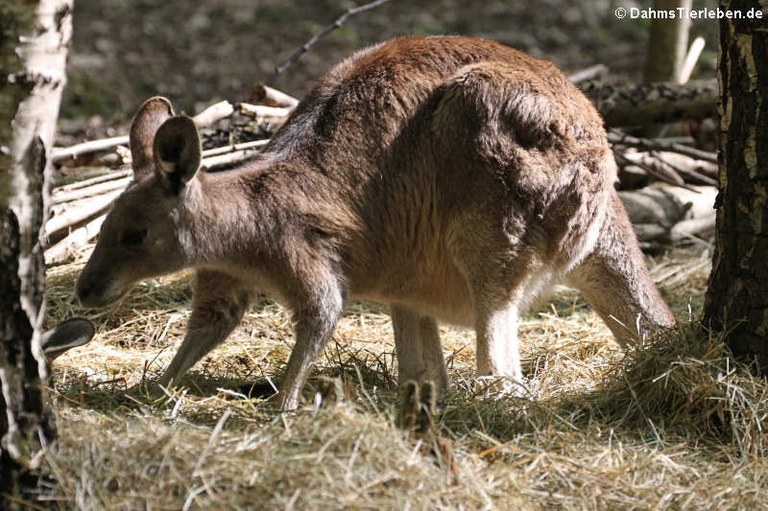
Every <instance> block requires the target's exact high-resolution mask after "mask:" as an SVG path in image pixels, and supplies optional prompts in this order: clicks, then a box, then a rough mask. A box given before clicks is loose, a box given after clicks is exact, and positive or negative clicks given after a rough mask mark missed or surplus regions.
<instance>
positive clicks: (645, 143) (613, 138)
mask: <svg viewBox="0 0 768 511" xmlns="http://www.w3.org/2000/svg"><path fill="white" fill-rule="evenodd" d="M608 141H609V142H610V143H611V144H613V145H623V146H627V147H636V148H637V149H640V150H642V151H669V152H672V153H679V154H684V155H686V156H690V157H691V158H694V159H696V160H703V161H707V162H710V163H717V153H710V152H708V151H702V150H700V149H696V148H694V147H689V146H686V145H682V144H675V143H673V142H667V141H665V140H655V139H650V138H637V137H633V136H630V135H626V134H624V133H621V132H620V131H616V130H610V131H609V132H608Z"/></svg>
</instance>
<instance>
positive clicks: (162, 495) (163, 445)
mask: <svg viewBox="0 0 768 511" xmlns="http://www.w3.org/2000/svg"><path fill="white" fill-rule="evenodd" d="M708 260H709V255H708V254H707V253H703V254H702V251H701V250H700V249H697V250H688V251H680V250H678V251H676V252H675V253H674V255H673V256H670V257H668V258H667V259H665V260H663V261H657V262H656V264H655V268H654V270H653V271H654V275H655V276H657V278H663V280H664V282H663V287H664V292H665V294H666V295H667V297H668V298H669V299H670V301H671V303H672V304H673V306H674V307H675V309H676V312H677V313H678V317H681V318H685V317H686V316H687V315H688V314H693V315H695V314H697V313H698V310H699V309H700V304H701V295H702V293H703V288H704V285H705V282H706V275H707V271H708ZM81 265H82V263H76V264H73V265H70V266H67V267H60V268H54V269H51V271H50V272H49V296H50V305H49V308H50V315H51V321H52V322H53V321H55V320H58V319H61V318H64V317H69V316H72V315H74V314H75V313H78V312H80V311H78V309H77V307H76V306H75V304H74V300H73V298H72V289H73V286H74V279H75V278H76V276H77V273H78V272H79V269H80V267H81ZM189 283H190V278H189V275H180V276H175V277H170V278H164V279H161V281H160V283H146V284H142V285H141V286H139V287H138V288H137V290H136V291H134V292H133V293H132V294H131V295H130V296H129V297H127V298H126V300H124V301H123V302H122V303H121V304H120V305H118V306H116V307H114V308H112V309H110V310H108V311H106V312H102V313H99V314H98V315H95V316H93V319H94V320H95V321H96V323H97V325H98V330H99V334H98V338H97V339H95V340H94V341H93V342H92V343H91V344H89V345H87V346H85V347H83V348H81V349H79V350H77V351H75V352H72V353H70V354H67V355H65V356H63V357H62V358H60V359H59V360H57V363H56V367H55V371H54V372H55V377H54V380H53V384H52V385H53V388H54V396H55V402H56V409H57V412H58V415H59V428H60V440H59V442H58V447H57V449H55V450H52V451H51V452H50V453H49V455H48V456H47V470H49V471H50V472H51V474H52V475H53V476H55V478H56V480H57V481H58V483H57V484H56V485H53V486H52V487H50V488H45V489H44V491H45V495H46V498H47V499H48V502H49V503H50V505H51V506H52V507H59V508H62V509H110V510H111V509H574V510H576V509H579V510H581V509H606V510H607V509H748V508H759V507H760V506H762V505H764V502H766V501H767V499H768V490H767V489H768V486H767V485H766V484H765V483H766V481H765V479H766V477H768V464H767V463H766V462H765V460H764V454H765V451H766V447H767V446H768V443H766V441H765V440H764V439H763V434H762V428H763V427H764V425H765V423H766V419H765V417H766V414H768V405H766V399H765V398H766V395H765V394H766V391H768V386H766V384H765V383H764V382H763V381H762V380H759V379H756V378H753V377H752V376H750V375H749V373H748V372H747V371H745V370H744V368H742V367H740V366H738V365H737V364H734V363H733V361H731V360H730V359H729V357H728V353H727V352H726V350H725V348H724V347H723V344H722V343H721V342H720V341H719V340H718V339H710V338H707V337H706V335H704V334H703V333H702V332H699V331H697V329H696V328H695V327H694V326H692V325H683V326H682V327H681V328H680V329H679V330H678V331H676V332H673V333H670V334H669V335H666V336H662V337H659V338H658V339H655V340H653V342H649V343H648V344H647V345H646V346H643V347H641V348H638V349H635V350H632V351H630V352H628V353H626V354H624V353H622V352H621V351H620V350H619V349H617V348H616V346H615V344H614V343H613V342H612V340H611V337H610V334H609V332H608V331H607V329H606V328H605V326H604V325H603V324H602V323H601V322H600V320H599V319H598V318H597V317H596V316H595V315H594V314H593V313H592V312H590V311H589V310H588V309H587V308H586V307H585V305H584V303H583V302H582V301H581V299H580V298H579V296H578V295H577V294H576V293H575V292H573V291H572V290H563V289H561V290H559V291H558V292H557V293H556V294H555V298H554V299H553V301H552V302H551V303H549V304H548V305H546V306H545V307H544V308H543V309H541V310H539V311H538V312H537V313H534V314H531V315H529V316H527V317H526V318H525V319H524V320H523V322H522V326H521V338H522V339H523V342H524V346H523V349H524V352H523V357H524V365H525V369H526V371H527V373H528V375H529V377H530V393H531V397H532V398H533V399H523V398H512V397H508V396H507V397H499V396H498V395H497V394H495V393H494V392H493V391H489V390H488V389H485V388H483V387H482V386H481V385H478V383H477V382H476V381H474V380H472V378H471V375H472V371H473V365H474V347H473V343H472V342H468V341H471V338H472V335H471V333H469V332H467V331H462V330H457V329H452V328H441V331H442V337H443V340H444V349H445V351H446V356H447V360H448V364H449V374H450V376H451V380H452V381H451V390H450V392H449V393H448V395H447V396H445V397H444V399H443V400H442V403H441V413H440V416H439V421H438V428H439V435H440V438H441V442H442V443H441V444H440V445H442V446H443V450H442V451H440V450H438V451H435V450H434V449H432V448H431V444H429V442H428V441H427V440H424V441H422V440H420V439H417V438H410V437H408V436H407V435H406V434H404V433H403V432H402V431H400V430H398V429H397V428H395V427H394V426H393V417H394V415H395V412H394V407H395V403H396V385H395V374H396V367H395V366H394V356H393V346H392V334H391V327H390V324H389V320H388V317H387V316H386V308H384V307H380V306H377V305H373V304H353V305H352V306H351V307H350V308H349V310H348V312H347V314H346V316H345V317H344V319H343V321H342V323H341V325H340V326H339V328H338V329H337V332H336V334H335V335H334V340H333V341H332V342H331V343H330V346H329V347H328V348H327V349H326V351H325V354H324V356H323V359H322V360H321V361H320V362H319V364H318V371H317V373H319V374H321V375H324V376H326V377H331V378H336V379H338V380H337V381H341V382H342V387H343V390H342V394H344V397H343V398H342V399H341V400H340V402H337V403H335V402H326V403H325V405H324V406H322V407H319V408H318V407H317V406H316V403H317V401H316V400H315V397H316V396H317V395H318V394H316V390H315V389H320V388H322V387H323V384H324V380H317V379H316V380H314V381H313V382H310V385H309V386H308V387H309V388H308V390H307V392H306V393H305V397H306V401H307V403H308V404H307V406H306V407H305V408H304V409H302V410H300V411H298V412H296V413H289V414H281V413H278V412H277V411H276V410H275V409H274V408H273V407H272V406H271V405H270V404H269V403H268V402H265V400H264V399H263V398H262V397H259V396H258V395H254V396H249V395H248V394H249V391H250V390H251V387H250V385H251V384H252V383H254V382H261V383H265V382H267V383H268V382H270V381H276V380H277V379H279V376H280V371H281V370H282V369H283V366H284V364H285V361H286V359H287V356H288V354H289V351H290V346H291V342H292V340H291V328H290V327H291V325H290V318H289V316H288V315H287V314H286V312H285V310H284V309H283V308H281V307H280V306H278V305H275V304H273V303H271V302H268V301H262V302H260V303H258V304H256V305H255V306H254V307H253V308H252V309H251V311H250V312H249V313H248V314H247V317H246V318H245V320H244V321H243V323H242V324H241V326H240V327H239V328H238V329H237V330H236V331H235V333H234V334H233V335H232V336H231V338H230V340H229V341H228V342H227V343H225V344H224V345H222V346H220V347H219V348H218V349H217V350H215V351H214V352H213V353H212V354H211V355H209V356H208V357H206V358H205V359H204V360H203V361H201V362H200V363H199V364H198V365H197V366H196V367H195V368H194V369H193V371H192V372H191V374H190V376H189V377H188V378H187V380H186V382H185V383H186V384H187V385H188V388H186V389H183V390H178V391H174V392H173V393H169V394H166V395H163V396H159V397H158V396H157V395H147V394H145V393H144V392H143V391H142V389H141V387H140V385H139V384H140V383H141V382H142V380H149V381H151V380H152V379H153V378H155V377H156V376H157V374H158V373H159V371H160V370H161V368H162V367H164V366H165V365H166V364H167V363H168V362H169V360H170V357H171V356H172V354H173V352H174V350H175V347H176V346H177V345H178V343H179V342H180V340H181V337H182V336H183V329H184V325H185V322H186V317H187V314H188V305H189V301H190V285H189ZM688 311H691V312H690V313H689V312H688ZM266 386H268V385H266ZM446 449H447V451H446ZM436 452H437V453H438V454H436Z"/></svg>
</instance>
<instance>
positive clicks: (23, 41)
mask: <svg viewBox="0 0 768 511" xmlns="http://www.w3.org/2000/svg"><path fill="white" fill-rule="evenodd" d="M71 12H72V0H39V1H29V0H2V3H0V290H1V292H0V336H2V337H1V338H0V383H2V395H1V396H0V436H1V437H2V438H1V440H0V495H2V496H3V497H5V498H0V500H1V501H3V502H4V505H5V506H6V507H4V509H15V508H18V509H21V508H26V505H25V503H24V499H25V498H28V497H29V492H30V490H32V489H34V486H35V484H36V479H37V478H36V469H37V466H38V465H39V462H40V460H41V456H40V455H41V453H42V452H43V450H44V449H45V447H46V446H47V445H48V444H49V443H50V442H51V441H52V440H53V438H54V437H55V424H54V420H53V414H52V413H50V410H49V409H48V407H47V405H46V395H45V382H46V377H47V369H46V366H45V360H44V358H43V356H42V353H41V350H40V331H41V327H42V321H43V315H44V311H45V304H44V294H43V293H44V284H45V266H44V264H43V246H42V242H41V227H42V224H43V221H44V219H45V217H46V215H47V208H48V204H47V201H48V197H47V190H46V185H47V182H48V175H49V169H50V165H49V158H48V155H49V152H50V148H51V146H52V143H53V134H54V131H55V127H56V119H57V117H58V110H59V103H60V100H61V93H62V89H63V88H64V82H65V79H64V72H65V61H66V54H67V48H68V45H69V41H70V36H71V26H72V25H71ZM11 496H12V498H11Z"/></svg>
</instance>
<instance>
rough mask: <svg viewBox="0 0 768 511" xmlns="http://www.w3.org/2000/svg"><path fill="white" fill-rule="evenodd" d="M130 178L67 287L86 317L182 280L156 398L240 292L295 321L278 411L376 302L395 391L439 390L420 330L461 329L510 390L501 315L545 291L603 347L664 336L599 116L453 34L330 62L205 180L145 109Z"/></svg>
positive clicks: (194, 142)
mask: <svg viewBox="0 0 768 511" xmlns="http://www.w3.org/2000/svg"><path fill="white" fill-rule="evenodd" d="M130 148H131V154H132V157H133V170H134V182H133V184H132V185H131V186H129V187H128V189H127V190H126V191H125V192H124V193H123V194H122V195H121V196H120V197H119V198H118V199H117V200H116V202H115V204H114V208H113V210H112V212H111V213H110V214H109V216H108V217H107V219H106V221H105V222H104V224H103V227H102V230H101V233H100V238H99V241H98V243H97V245H96V248H95V249H94V251H93V254H92V256H91V258H90V260H89V261H88V263H87V264H86V266H85V268H84V270H83V273H82V275H81V276H80V279H79V281H78V283H77V295H78V297H79V299H80V301H81V303H82V304H83V305H84V306H86V307H100V306H105V305H108V304H110V303H112V302H114V301H116V300H118V299H119V298H120V297H122V296H123V295H125V294H126V292H128V290H129V289H130V288H131V286H132V285H133V284H134V283H136V282H137V281H139V280H141V279H144V278H147V277H152V276H156V275H162V274H167V273H170V272H175V271H178V270H181V269H182V268H190V267H191V268H194V269H195V270H196V278H195V284H194V298H193V303H192V314H191V317H190V319H189V324H188V328H187V332H186V335H185V338H184V340H183V343H182V345H181V347H180V349H179V350H178V353H176V355H175V357H174V358H173V360H172V362H171V364H170V366H169V367H168V368H167V369H166V371H165V372H164V374H163V375H162V376H161V377H160V380H159V383H160V384H161V385H172V384H176V383H177V382H178V381H179V378H181V376H182V375H183V374H184V373H185V372H186V371H187V370H188V369H189V368H190V367H191V366H192V365H193V364H195V362H197V361H198V360H199V359H200V358H202V357H203V356H204V355H205V354H207V353H208V352H209V351H211V350H212V349H213V348H214V347H215V346H216V345H217V344H219V343H220V342H222V341H223V340H224V339H226V337H227V336H228V335H229V334H230V332H231V331H232V330H233V328H234V327H235V326H236V325H237V324H238V322H239V321H240V319H241V318H242V316H243V313H244V312H245V310H246V308H247V307H248V304H249V300H250V299H251V297H252V296H253V295H254V292H255V290H256V289H259V290H262V291H265V292H267V293H268V294H271V295H272V296H274V297H276V298H278V299H279V300H281V301H282V302H283V303H285V304H286V305H287V306H288V307H289V308H290V310H291V311H292V314H293V321H294V323H295V346H294V348H293V351H292V353H291V355H290V357H289V360H288V365H287V370H286V372H285V375H284V377H283V380H282V385H281V386H280V391H279V393H278V400H279V403H280V405H281V406H282V408H283V409H292V408H295V407H296V406H297V405H298V403H299V397H300V392H301V389H302V388H303V385H304V383H305V382H306V379H307V374H308V371H309V369H310V367H311V366H312V364H313V362H314V360H315V358H316V357H317V356H318V354H319V352H320V351H321V350H322V349H323V347H324V346H325V344H326V342H327V341H328V339H329V337H330V336H331V334H332V332H333V331H334V328H335V326H336V324H337V322H338V321H339V318H340V316H341V314H342V311H343V310H344V304H345V303H346V302H347V300H349V299H350V298H352V297H355V298H365V299H369V300H374V301H380V302H384V303H388V304H389V305H390V307H391V316H392V323H393V329H394V336H395V343H396V347H395V350H396V355H397V361H398V365H399V381H400V383H401V385H402V384H403V383H404V382H406V381H409V380H415V381H417V382H419V381H425V380H432V381H434V382H436V385H437V387H438V389H443V388H445V386H446V385H447V376H446V370H445V364H444V361H443V354H442V351H441V346H440V339H439V337H438V329H437V321H438V320H439V321H445V322H450V323H455V324H459V325H467V326H472V327H474V329H475V332H476V342H477V360H476V364H477V374H478V375H479V376H482V375H495V376H504V377H510V378H513V379H518V380H519V379H521V378H522V377H523V375H522V369H521V364H520V356H519V349H518V339H517V330H518V313H519V311H520V309H521V308H523V307H525V306H526V304H528V303H529V302H530V301H531V299H533V298H534V297H535V296H536V295H537V294H538V293H540V292H541V291H542V290H543V289H545V288H546V287H548V286H549V285H550V284H551V283H553V281H554V280H555V279H557V278H565V279H567V280H568V281H569V282H571V283H572V284H573V285H575V286H576V287H578V288H579V289H580V290H581V291H582V292H583V294H584V296H585V298H586V299H587V301H588V302H589V303H590V304H591V305H592V307H594V309H595V310H596V311H597V312H598V314H600V316H601V317H602V318H603V319H604V320H605V322H606V323H607V324H608V326H609V327H610V329H611V330H612V332H613V333H614V335H615V337H616V339H617V341H618V342H619V343H621V344H626V343H632V342H637V341H638V340H640V339H641V338H642V337H643V336H644V335H645V333H646V332H648V331H649V330H651V329H654V328H658V327H667V326H671V325H673V324H674V321H675V320H674V317H673V315H672V313H671V312H670V310H669V309H668V307H667V305H666V304H665V303H664V301H663V300H662V298H661V297H660V295H659V293H658V291H657V289H656V287H655V285H654V283H653V281H652V280H651V278H650V275H649V273H648V270H647V268H646V266H645V262H644V259H643V255H642V253H641V252H640V249H639V248H638V244H637V241H636V238H635V235H634V233H633V231H632V228H631V225H630V223H629V221H628V218H627V215H626V212H625V211H624V209H623V207H622V205H621V203H620V201H619V199H618V197H617V194H616V193H615V191H614V182H615V181H616V178H617V167H616V164H615V162H614V159H613V156H612V153H611V149H610V147H609V146H608V142H607V139H606V134H605V131H604V128H603V124H602V121H601V118H600V116H599V115H598V113H597V112H596V111H595V109H594V108H593V106H592V105H591V104H590V102H589V101H588V100H587V98H585V97H584V95H583V94H582V93H581V92H580V91H579V90H578V89H577V88H576V87H575V86H574V85H573V84H571V83H570V82H569V81H568V79H567V78H565V77H564V76H563V75H562V74H561V73H560V72H559V71H558V70H557V68H556V67H555V66H554V65H553V64H552V63H550V62H546V61H543V60H539V59H536V58H533V57H530V56H528V55H526V54H524V53H521V52H519V51H516V50H514V49H511V48H508V47H506V46H504V45H502V44H499V43H496V42H492V41H488V40H484V39H479V38H472V37H403V38H399V39H394V40H392V41H389V42H385V43H382V44H379V45H377V46H373V47H371V48H368V49H365V50H362V51H360V52H358V53H356V54H354V55H353V56H351V57H349V58H347V59H346V60H344V61H342V62H341V63H340V64H338V65H336V66H335V67H334V68H333V69H332V70H331V71H330V72H328V73H327V74H326V75H325V76H324V77H323V78H322V79H321V80H320V81H319V82H318V83H317V84H316V85H315V86H314V88H313V89H312V90H311V92H309V94H308V95H307V97H306V98H305V99H304V100H303V101H301V103H300V104H299V105H298V107H297V109H296V111H295V112H294V113H293V115H292V116H291V117H290V119H289V120H288V121H287V122H286V123H285V125H284V126H283V127H282V128H281V129H280V130H279V132H278V133H276V134H275V135H274V137H273V138H272V139H271V141H270V142H269V144H268V145H267V146H266V148H265V149H264V151H263V152H262V153H261V154H260V155H259V156H258V157H256V158H255V159H253V160H251V161H249V162H246V163H244V164H242V165H240V166H239V167H238V168H235V169H233V170H229V171H225V172H218V173H207V172H201V171H199V168H200V165H201V155H200V154H201V149H200V139H199V136H198V133H197V130H196V127H195V125H194V123H193V122H192V120H191V119H190V118H188V117H185V116H176V115H174V112H173V109H172V107H171V104H170V102H169V101H168V100H166V99H164V98H160V97H156V98H152V99H149V100H148V101H147V102H146V103H144V105H143V106H142V107H141V108H140V109H139V111H138V113H137V114H136V116H135V118H134V120H133V124H132V126H131V130H130Z"/></svg>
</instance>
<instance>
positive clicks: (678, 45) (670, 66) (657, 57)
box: [643, 0, 693, 82]
mask: <svg viewBox="0 0 768 511" xmlns="http://www.w3.org/2000/svg"><path fill="white" fill-rule="evenodd" d="M692 4H693V0H654V1H653V9H654V11H655V12H674V14H675V16H674V19H655V20H653V22H652V23H651V28H650V30H649V31H648V49H647V53H646V57H645V70H644V72H643V78H645V80H646V81H648V82H677V79H678V77H679V76H680V70H681V68H682V66H683V60H685V53H686V51H687V50H688V32H689V31H690V27H691V19H690V18H689V17H688V16H681V15H680V11H678V10H677V8H678V7H684V8H685V9H687V10H688V11H690V9H691V5H692Z"/></svg>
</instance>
